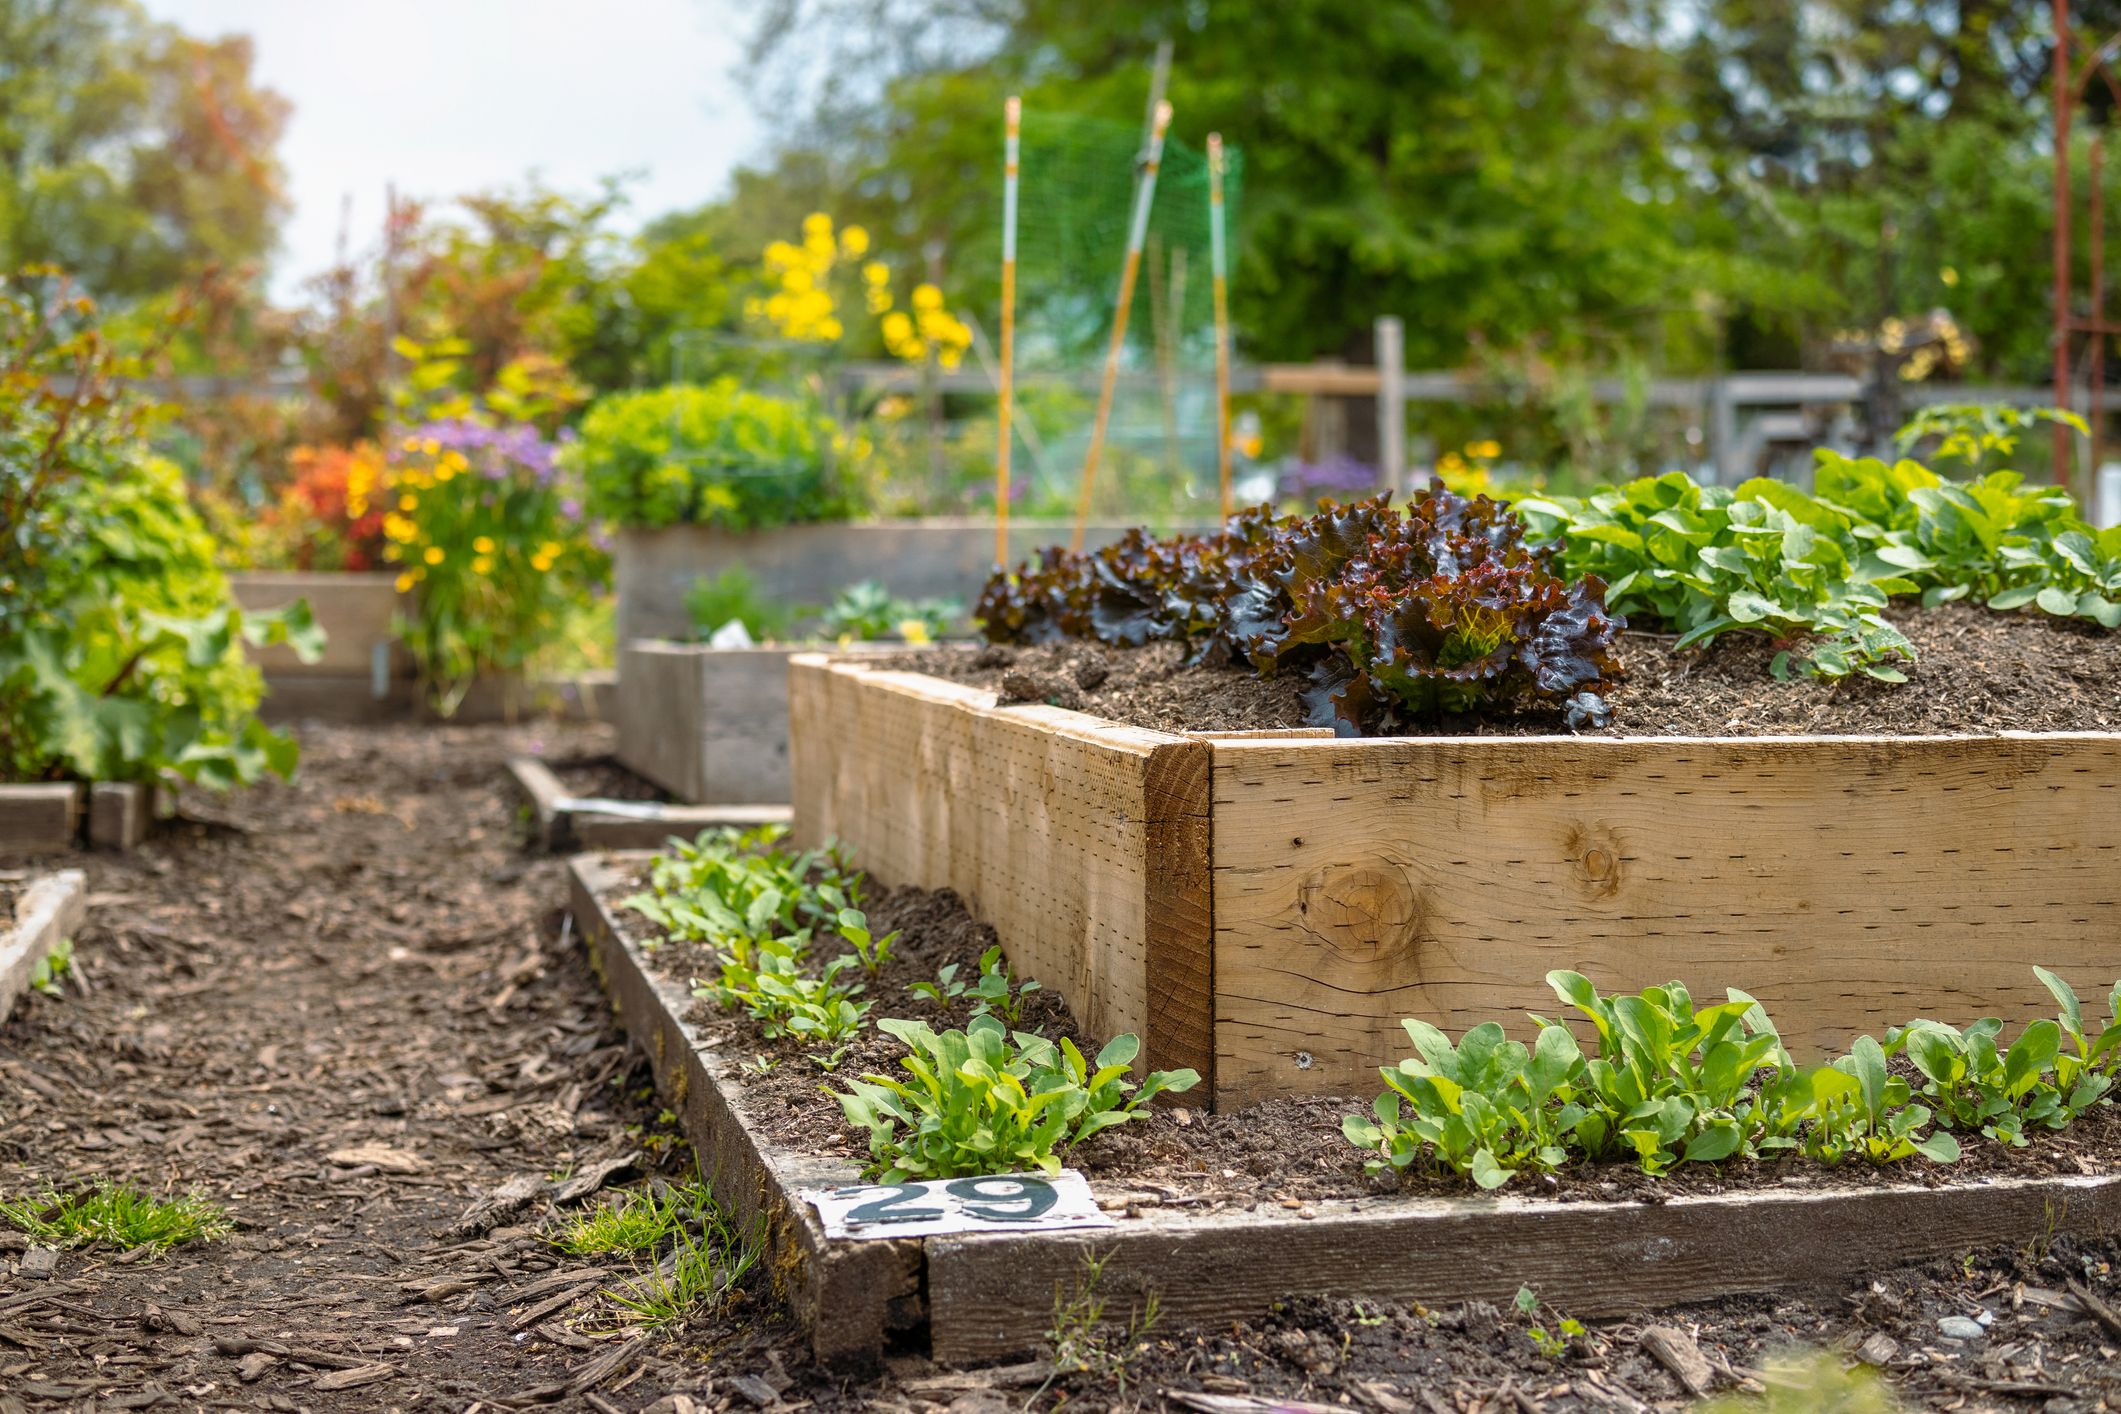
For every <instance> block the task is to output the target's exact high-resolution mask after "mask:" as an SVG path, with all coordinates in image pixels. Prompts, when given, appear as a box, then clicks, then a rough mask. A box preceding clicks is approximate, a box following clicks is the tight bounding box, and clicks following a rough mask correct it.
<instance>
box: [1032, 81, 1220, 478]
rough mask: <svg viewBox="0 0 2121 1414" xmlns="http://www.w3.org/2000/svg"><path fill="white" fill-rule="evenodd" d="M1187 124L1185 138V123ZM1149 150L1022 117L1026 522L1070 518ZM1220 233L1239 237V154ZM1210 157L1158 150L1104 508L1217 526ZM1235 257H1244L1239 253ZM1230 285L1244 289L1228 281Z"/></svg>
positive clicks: (1100, 122)
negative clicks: (1206, 514) (1046, 515)
mask: <svg viewBox="0 0 2121 1414" xmlns="http://www.w3.org/2000/svg"><path fill="white" fill-rule="evenodd" d="M1183 123H1184V115H1183V114H1181V115H1179V117H1178V120H1177V124H1176V125H1175V126H1183ZM1144 147H1145V138H1144V134H1143V131H1142V129H1141V127H1140V126H1138V125H1135V124H1130V123H1124V122H1114V121H1111V120H1109V119H1103V118H1093V117H1084V116H1081V115H1078V114H1065V113H1044V112H1040V111H1038V110H1036V109H1030V110H1027V111H1026V112H1025V113H1024V116H1023V127H1022V154H1021V160H1020V163H1019V170H1020V172H1021V174H1022V176H1021V190H1020V194H1019V208H1018V210H1019V215H1018V222H1017V344H1016V348H1017V378H1018V384H1019V388H1020V390H1021V394H1022V398H1021V409H1022V413H1023V417H1024V421H1025V424H1026V425H1025V427H1024V428H1023V429H1022V434H1023V435H1021V436H1019V438H1018V439H1017V443H1016V452H1015V455H1014V457H1013V458H1012V460H1013V463H1014V466H1015V468H1016V475H1017V476H1018V477H1020V478H1023V479H1024V480H1025V483H1026V484H1025V487H1024V490H1023V492H1022V493H1021V494H1020V495H1019V496H1018V497H1017V498H1016V499H1017V503H1018V507H1019V509H1021V510H1025V511H1029V512H1041V511H1045V512H1051V511H1058V510H1061V509H1063V508H1067V509H1072V508H1073V506H1074V503H1075V496H1076V493H1077V488H1078V486H1079V478H1080V476H1081V472H1082V466H1083V458H1084V454H1085V451H1086V449H1087V447H1088V443H1089V439H1090V430H1091V424H1092V422H1093V420H1094V418H1095V413H1096V400H1097V391H1096V390H1097V380H1098V376H1099V374H1100V373H1101V371H1102V369H1103V366H1104V360H1105V354H1106V349H1107V346H1108V341H1109V340H1110V337H1111V330H1112V321H1113V318H1114V313H1115V309H1114V305H1115V301H1116V299H1117V297H1118V293H1119V284H1120V271H1121V267H1122V264H1123V263H1124V260H1125V256H1126V249H1127V227H1128V220H1129V216H1130V214H1131V212H1132V208H1133V203H1134V191H1135V179H1136V175H1137V172H1138V168H1139V162H1140V158H1141V156H1142V154H1143V151H1144ZM1223 158H1224V161H1223V203H1224V220H1225V228H1226V230H1227V231H1229V232H1233V233H1234V232H1235V230H1236V227H1237V219H1238V210H1239V200H1240V195H1241V192H1242V188H1243V172H1244V162H1243V155H1242V154H1241V153H1240V152H1238V150H1237V149H1236V148H1234V147H1231V146H1225V148H1224V149H1223ZM1208 198H1209V174H1208V159H1207V154H1206V153H1205V151H1204V150H1203V149H1202V148H1200V147H1196V146H1194V145H1193V144H1192V143H1191V142H1188V141H1186V140H1184V139H1182V138H1179V137H1177V136H1175V135H1174V136H1169V137H1167V138H1166V140H1165V143H1164V151H1163V159H1162V162H1161V164H1160V167H1159V170H1158V173H1157V183H1156V195H1155V201H1154V203H1153V204H1152V205H1151V207H1150V216H1149V234H1148V240H1147V243H1146V244H1145V246H1144V248H1143V252H1142V264H1141V271H1140V276H1139V278H1138V280H1137V281H1136V284H1135V290H1134V297H1133V301H1132V305H1131V307H1130V310H1129V315H1128V323H1127V338H1126V345H1125V349H1124V353H1123V356H1122V362H1121V370H1122V376H1121V380H1120V383H1119V387H1118V390H1117V395H1116V396H1115V398H1114V401H1113V407H1112V415H1111V421H1110V426H1109V428H1108V431H1107V434H1106V444H1105V454H1104V457H1103V458H1102V460H1101V461H1100V464H1099V470H1098V482H1097V488H1096V496H1095V498H1094V501H1093V509H1094V511H1095V512H1096V513H1097V514H1099V515H1101V516H1122V517H1131V516H1149V517H1152V518H1153V517H1159V516H1161V517H1165V518H1169V517H1174V516H1190V515H1195V514H1199V513H1200V512H1201V511H1202V510H1203V509H1207V510H1208V511H1210V512H1211V513H1212V508H1213V504H1214V501H1215V497H1216V466H1215V386H1214V368H1215V344H1214V304H1213V285H1212V281H1211V275H1212V251H1211V236H1210V208H1209V199H1208ZM1230 248H1231V250H1232V251H1233V252H1234V249H1235V241H1234V240H1232V241H1231V243H1230ZM1230 273H1231V278H1232V279H1233V280H1234V279H1235V278H1236V277H1237V272H1236V270H1235V269H1234V268H1233V269H1232V271H1231V272H1230Z"/></svg>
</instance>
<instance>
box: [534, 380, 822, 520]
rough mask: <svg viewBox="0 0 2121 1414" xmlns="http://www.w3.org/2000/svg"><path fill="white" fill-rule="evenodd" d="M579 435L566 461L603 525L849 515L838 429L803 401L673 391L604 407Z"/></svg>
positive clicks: (718, 384)
mask: <svg viewBox="0 0 2121 1414" xmlns="http://www.w3.org/2000/svg"><path fill="white" fill-rule="evenodd" d="M581 433H582V435H581V440H580V441H579V442H577V443H576V444H575V445H574V447H572V448H571V449H570V450H569V452H568V454H567V460H568V462H569V464H570V465H572V466H574V467H576V468H578V469H579V470H580V471H581V473H582V475H583V477H584V479H585V480H586V481H587V483H588V488H589V500H588V505H589V513H590V514H591V515H592V516H594V517H596V518H597V519H600V520H609V521H612V522H614V523H616V524H618V525H622V526H630V527H636V528H641V529H656V528H659V527H662V526H668V525H681V524H694V525H712V526H720V527H722V528H724V529H728V530H757V529H760V528H763V527H766V526H775V525H786V524H789V523H790V522H793V521H810V520H832V519H836V518H839V517H843V516H845V515H847V514H848V513H849V507H848V506H847V505H846V504H845V502H844V501H843V499H842V498H840V497H839V496H838V495H837V494H836V493H835V492H834V491H833V489H832V487H831V486H830V485H829V477H828V461H829V457H830V453H831V449H832V426H831V423H830V422H829V421H828V420H827V419H826V417H825V416H824V414H823V413H822V412H821V411H820V410H819V409H818V408H817V407H816V406H815V405H814V404H813V403H811V402H809V401H808V400H806V399H801V398H783V397H774V396H772V395H769V394H766V393H757V392H752V391H750V390H748V389H746V388H744V387H743V386H742V385H740V384H739V383H738V382H737V380H736V379H734V378H718V379H716V380H715V381H714V382H712V383H708V384H704V385H686V384H673V385H671V386H669V387H664V388H656V389H652V390H650V391H647V392H638V393H616V394H613V395H611V396H609V397H606V398H603V399H600V400H599V401H598V402H597V403H596V404H595V406H593V407H591V408H590V410H589V413H588V415H587V416H585V417H584V418H583V419H582V426H581Z"/></svg>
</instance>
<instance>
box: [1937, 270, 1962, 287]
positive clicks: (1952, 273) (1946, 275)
mask: <svg viewBox="0 0 2121 1414" xmlns="http://www.w3.org/2000/svg"><path fill="white" fill-rule="evenodd" d="M1937 278H1938V279H1940V280H1942V281H1944V283H1945V284H1947V285H1956V284H1958V283H1959V272H1958V271H1957V270H1954V269H1953V268H1952V267H1951V266H1949V265H1947V266H1945V267H1944V268H1943V269H1942V270H1939V271H1938V272H1937Z"/></svg>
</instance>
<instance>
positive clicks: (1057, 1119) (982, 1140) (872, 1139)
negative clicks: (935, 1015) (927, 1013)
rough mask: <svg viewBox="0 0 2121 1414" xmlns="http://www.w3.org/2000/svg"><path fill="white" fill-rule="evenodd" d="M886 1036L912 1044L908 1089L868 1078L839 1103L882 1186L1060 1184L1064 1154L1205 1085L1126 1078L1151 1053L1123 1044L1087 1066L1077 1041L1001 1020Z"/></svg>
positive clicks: (1182, 1076)
mask: <svg viewBox="0 0 2121 1414" xmlns="http://www.w3.org/2000/svg"><path fill="white" fill-rule="evenodd" d="M877 1029H878V1030H879V1031H882V1032H884V1033H885V1034H887V1035H890V1036H893V1037H896V1038H897V1039H898V1040H899V1041H900V1042H902V1043H903V1044H904V1045H905V1047H906V1050H907V1054H906V1055H905V1057H904V1058H902V1059H901V1060H900V1062H899V1064H900V1066H901V1067H902V1068H903V1069H904V1070H905V1071H906V1073H907V1076H908V1077H909V1078H908V1079H904V1080H900V1079H896V1078H894V1077H891V1076H884V1075H865V1076H863V1077H862V1078H861V1079H860V1080H857V1081H854V1082H852V1083H851V1084H850V1086H849V1088H848V1089H847V1090H846V1091H844V1092H837V1093H836V1095H835V1098H837V1099H838V1100H839V1102H840V1108H841V1110H842V1111H844V1112H845V1114H846V1116H847V1120H848V1122H849V1123H850V1124H853V1125H854V1126H855V1127H856V1128H858V1129H863V1130H866V1131H868V1134H869V1159H870V1162H869V1169H868V1172H869V1173H870V1175H871V1176H873V1177H875V1178H877V1179H879V1180H880V1181H881V1182H884V1183H898V1182H901V1181H904V1180H906V1179H929V1178H955V1177H961V1176H966V1175H972V1174H987V1173H1018V1172H1026V1171H1029V1170H1032V1169H1039V1170H1043V1171H1044V1172H1047V1173H1057V1172H1059V1170H1060V1166H1061V1157H1060V1156H1061V1154H1062V1153H1064V1152H1065V1151H1066V1150H1068V1149H1069V1148H1072V1147H1073V1146H1074V1145H1077V1144H1080V1143H1082V1142H1083V1141H1084V1140H1086V1139H1088V1138H1090V1137H1091V1136H1092V1135H1094V1134H1097V1133H1099V1132H1100V1131H1102V1130H1105V1129H1109V1128H1111V1127H1112V1126H1113V1125H1116V1124H1123V1123H1125V1122H1126V1121H1127V1120H1130V1119H1133V1118H1134V1117H1135V1116H1137V1115H1138V1114H1140V1113H1141V1112H1142V1109H1143V1108H1144V1107H1145V1106H1146V1105H1147V1104H1148V1103H1149V1101H1150V1100H1151V1099H1153V1098H1154V1097H1155V1096H1157V1095H1159V1094H1162V1093H1163V1092H1165V1091H1172V1092H1178V1091H1184V1090H1190V1089H1192V1088H1193V1087H1194V1086H1195V1085H1197V1084H1199V1083H1200V1076H1199V1075H1198V1074H1197V1073H1195V1072H1194V1071H1191V1070H1177V1071H1153V1072H1151V1073H1150V1074H1149V1075H1148V1076H1147V1077H1146V1078H1144V1079H1143V1080H1142V1082H1141V1083H1140V1084H1139V1085H1136V1084H1135V1083H1134V1082H1133V1081H1131V1080H1129V1079H1128V1078H1127V1075H1128V1067H1129V1066H1130V1065H1131V1064H1132V1063H1133V1061H1134V1058H1135V1056H1136V1054H1137V1053H1139V1051H1140V1049H1141V1043H1140V1041H1138V1040H1137V1039H1136V1038H1135V1037H1133V1036H1131V1035H1129V1036H1116V1037H1114V1038H1113V1039H1112V1040H1111V1041H1110V1042H1108V1043H1106V1045H1105V1048H1104V1049H1103V1050H1101V1051H1099V1052H1098V1053H1097V1060H1096V1062H1095V1063H1094V1064H1092V1063H1091V1062H1088V1061H1085V1060H1084V1059H1083V1054H1082V1052H1081V1051H1080V1050H1078V1049H1076V1045H1075V1043H1074V1042H1073V1041H1071V1040H1068V1039H1066V1038H1065V1037H1064V1038H1062V1039H1061V1041H1060V1042H1059V1044H1057V1045H1056V1044H1055V1043H1054V1042H1052V1041H1049V1040H1047V1039H1046V1038H1045V1037H1043V1036H1037V1035H1033V1034H1031V1033H1030V1032H1025V1031H1018V1032H1015V1033H1013V1034H1012V1033H1011V1032H1010V1031H1009V1030H1008V1028H1007V1027H1005V1026H1004V1025H1003V1024H1002V1023H1001V1022H1000V1021H999V1020H997V1019H996V1018H994V1017H992V1016H981V1017H975V1018H973V1020H972V1021H971V1022H970V1023H968V1024H967V1025H966V1027H965V1029H964V1030H962V1031H957V1030H951V1031H943V1032H937V1031H935V1030H933V1029H931V1028H930V1027H929V1026H927V1025H926V1024H925V1023H923V1022H919V1021H907V1020H902V1019H898V1018H891V1019H887V1020H883V1021H879V1022H878V1023H877Z"/></svg>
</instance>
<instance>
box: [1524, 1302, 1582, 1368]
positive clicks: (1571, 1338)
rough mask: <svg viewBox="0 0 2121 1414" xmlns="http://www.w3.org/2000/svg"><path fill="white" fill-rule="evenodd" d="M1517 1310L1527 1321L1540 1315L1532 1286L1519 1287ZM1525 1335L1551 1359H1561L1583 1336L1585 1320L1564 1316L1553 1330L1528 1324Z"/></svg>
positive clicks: (1540, 1351) (1542, 1353) (1541, 1352)
mask: <svg viewBox="0 0 2121 1414" xmlns="http://www.w3.org/2000/svg"><path fill="white" fill-rule="evenodd" d="M1517 1311H1518V1314H1519V1315H1521V1316H1523V1317H1524V1318H1525V1320H1527V1321H1532V1320H1535V1319H1536V1318H1537V1317H1538V1315H1539V1298H1538V1297H1537V1296H1535V1295H1533V1294H1532V1288H1531V1287H1529V1286H1520V1287H1518V1288H1517ZM1525 1335H1526V1336H1528V1337H1530V1339H1531V1342H1532V1344H1533V1346H1534V1347H1535V1348H1536V1349H1537V1350H1538V1351H1539V1353H1540V1354H1541V1355H1544V1356H1546V1357H1547V1359H1549V1360H1559V1359H1560V1358H1561V1357H1562V1356H1564V1355H1566V1354H1567V1353H1568V1350H1569V1346H1570V1345H1571V1344H1573V1343H1574V1342H1576V1341H1578V1340H1581V1339H1582V1338H1583V1335H1584V1328H1583V1322H1581V1321H1579V1320H1577V1319H1576V1318H1575V1317H1574V1316H1564V1317H1562V1319H1561V1321H1560V1323H1559V1324H1558V1325H1556V1326H1555V1327H1554V1329H1553V1330H1551V1331H1550V1330H1548V1329H1547V1328H1546V1327H1545V1326H1543V1325H1527V1326H1526V1327H1525Z"/></svg>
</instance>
